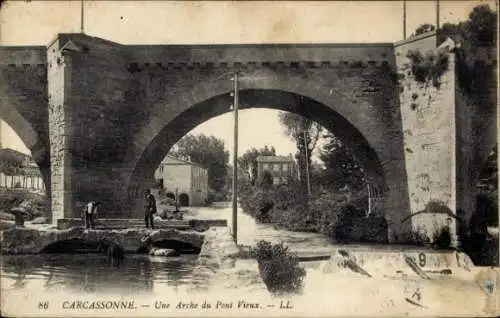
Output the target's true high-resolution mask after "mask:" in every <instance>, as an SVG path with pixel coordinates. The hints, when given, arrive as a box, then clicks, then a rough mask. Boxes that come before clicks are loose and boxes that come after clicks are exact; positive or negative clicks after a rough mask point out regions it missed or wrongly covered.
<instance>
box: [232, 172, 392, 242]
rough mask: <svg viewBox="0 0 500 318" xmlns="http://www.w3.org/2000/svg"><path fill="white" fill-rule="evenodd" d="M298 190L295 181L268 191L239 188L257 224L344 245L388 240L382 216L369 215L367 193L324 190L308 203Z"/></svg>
mask: <svg viewBox="0 0 500 318" xmlns="http://www.w3.org/2000/svg"><path fill="white" fill-rule="evenodd" d="M298 189H300V188H299V185H298V184H296V183H294V182H293V181H291V182H289V183H288V184H286V185H279V186H270V187H267V188H266V189H263V188H262V187H259V186H253V187H252V186H250V185H245V187H241V188H240V204H241V206H242V208H243V210H244V211H245V212H246V213H248V214H250V215H252V216H253V217H254V218H255V219H256V220H257V222H271V223H274V224H275V225H276V226H277V227H279V228H284V229H287V230H291V231H303V232H317V233H322V234H325V235H326V236H328V237H331V238H333V239H335V240H338V241H341V242H353V241H375V242H386V241H387V223H386V222H385V219H384V218H383V217H382V216H376V215H367V210H368V197H367V196H366V194H365V193H357V194H352V195H351V194H348V193H343V194H339V193H335V192H333V191H328V190H323V191H322V192H319V191H318V192H319V193H318V194H316V195H314V196H313V197H311V199H310V200H309V202H308V200H307V198H306V197H305V196H304V195H303V194H301V192H300V191H299V190H298Z"/></svg>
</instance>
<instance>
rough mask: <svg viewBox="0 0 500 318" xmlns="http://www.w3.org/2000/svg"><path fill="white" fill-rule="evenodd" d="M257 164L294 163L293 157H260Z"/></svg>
mask: <svg viewBox="0 0 500 318" xmlns="http://www.w3.org/2000/svg"><path fill="white" fill-rule="evenodd" d="M257 162H293V158H292V156H258V157H257Z"/></svg>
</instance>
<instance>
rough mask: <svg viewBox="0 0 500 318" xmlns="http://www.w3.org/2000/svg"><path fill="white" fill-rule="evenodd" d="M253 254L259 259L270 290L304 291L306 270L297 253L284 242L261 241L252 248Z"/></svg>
mask: <svg viewBox="0 0 500 318" xmlns="http://www.w3.org/2000/svg"><path fill="white" fill-rule="evenodd" d="M251 254H252V256H253V257H254V258H255V259H256V260H257V262H258V264H259V270H260V273H261V276H262V280H263V281H264V283H265V284H266V286H267V288H268V290H269V291H270V292H272V293H274V294H284V293H298V292H301V291H302V288H303V286H302V282H303V279H304V277H305V276H306V271H305V269H304V268H303V267H301V266H300V263H299V259H298V257H297V255H295V253H291V252H290V251H289V249H288V247H287V246H284V245H283V243H280V244H271V243H270V242H267V241H263V240H262V241H259V242H258V243H257V245H256V247H255V248H252V249H251Z"/></svg>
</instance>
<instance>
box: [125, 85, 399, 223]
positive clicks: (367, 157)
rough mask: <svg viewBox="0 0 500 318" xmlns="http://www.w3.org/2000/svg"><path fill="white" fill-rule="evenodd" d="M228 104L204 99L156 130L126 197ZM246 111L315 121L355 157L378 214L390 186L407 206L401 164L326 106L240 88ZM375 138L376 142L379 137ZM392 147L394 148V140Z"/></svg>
mask: <svg viewBox="0 0 500 318" xmlns="http://www.w3.org/2000/svg"><path fill="white" fill-rule="evenodd" d="M231 104H232V97H231V96H230V91H227V92H226V93H223V94H219V95H217V96H214V97H211V98H208V99H206V100H204V101H202V102H200V103H197V104H195V105H193V106H191V107H188V108H187V109H186V110H185V111H184V112H182V113H181V114H179V115H178V116H176V117H175V118H174V119H173V120H171V121H169V122H167V123H165V124H164V126H163V128H162V129H161V131H160V132H159V133H158V134H157V135H156V136H155V137H154V138H153V139H152V140H151V142H150V143H149V144H148V146H147V147H146V148H145V150H144V151H143V152H142V154H141V156H140V159H139V160H138V161H137V164H136V165H135V167H134V170H133V173H132V176H131V178H130V183H129V187H128V194H129V196H130V193H134V192H135V193H141V192H140V191H137V189H136V188H137V187H141V185H142V186H143V187H144V186H145V187H147V186H149V182H150V181H152V180H153V173H154V169H155V167H157V166H158V164H159V163H160V162H161V160H162V159H163V158H164V156H165V155H166V154H167V152H168V151H169V149H170V148H171V147H172V146H173V145H174V144H175V143H176V142H177V141H178V140H179V139H180V138H182V137H183V136H184V135H185V134H186V133H188V132H189V131H190V130H191V129H193V128H195V127H196V126H197V125H199V124H201V123H203V122H204V121H207V120H209V119H211V118H213V117H216V116H219V115H222V114H224V113H226V112H228V111H230V105H231ZM247 108H272V109H278V110H283V111H288V112H292V113H296V114H299V115H302V116H304V117H307V118H310V119H312V120H314V121H316V122H318V123H319V124H321V125H322V126H324V127H325V128H327V129H328V130H330V131H331V132H332V133H334V134H335V135H337V136H338V137H339V138H341V140H342V141H343V142H344V143H346V144H347V145H348V146H349V148H350V149H351V152H352V154H353V156H354V158H355V159H356V160H357V161H359V162H360V163H361V165H362V166H363V169H364V171H365V174H366V178H367V181H368V183H370V185H371V194H372V197H373V196H375V198H374V199H375V202H374V203H376V204H377V205H378V206H381V208H380V209H383V205H384V204H385V203H387V201H388V199H389V198H390V196H391V195H390V194H391V193H390V192H391V189H394V188H395V187H396V188H398V187H399V188H402V189H403V191H401V192H400V193H398V194H397V195H398V198H397V199H398V200H400V201H405V196H406V202H403V204H402V205H403V206H404V205H406V206H408V205H407V204H408V203H407V195H408V194H407V191H406V193H405V191H404V189H406V187H407V186H406V180H405V179H404V178H401V175H400V176H398V175H397V173H400V172H401V169H402V170H404V162H401V163H400V164H402V165H403V168H401V166H398V167H393V166H391V165H393V164H394V162H393V159H390V158H388V157H390V156H391V155H390V154H389V155H387V153H384V152H383V151H381V150H383V149H384V147H385V146H388V145H389V144H386V145H384V144H378V145H376V146H377V147H372V145H371V144H370V143H369V142H368V140H367V139H366V138H365V137H364V136H363V134H362V133H361V132H360V130H359V129H357V127H355V126H354V125H353V124H351V123H350V122H349V121H348V120H347V119H345V118H344V117H343V116H341V115H340V114H339V113H337V112H336V111H335V110H334V109H335V108H333V107H329V105H328V106H327V105H325V104H323V103H320V102H318V101H316V100H314V99H312V98H309V97H306V96H304V95H299V94H296V93H293V92H289V91H283V90H273V89H242V90H241V91H240V109H247ZM257 125H258V124H257ZM365 128H366V127H365ZM368 128H369V127H368ZM377 137H380V135H378V136H377ZM387 137H388V138H386V141H391V139H392V138H391V136H387ZM395 143H397V140H396V141H395ZM396 146H397V145H396ZM375 149H377V150H375ZM388 152H389V153H390V152H391V151H390V150H389V151H388ZM394 168H395V170H397V172H396V173H395V172H394V171H391V169H394ZM404 176H405V174H404ZM388 178H389V180H388ZM401 193H402V195H401ZM393 196H394V193H393ZM132 198H133V196H132ZM133 199H134V198H133ZM377 201H378V202H377ZM132 205H133V203H131V204H130V206H132ZM398 213H400V214H401V216H400V218H398V219H402V218H404V216H405V213H408V210H405V209H400V211H398ZM132 214H134V212H132ZM403 226H404V225H403Z"/></svg>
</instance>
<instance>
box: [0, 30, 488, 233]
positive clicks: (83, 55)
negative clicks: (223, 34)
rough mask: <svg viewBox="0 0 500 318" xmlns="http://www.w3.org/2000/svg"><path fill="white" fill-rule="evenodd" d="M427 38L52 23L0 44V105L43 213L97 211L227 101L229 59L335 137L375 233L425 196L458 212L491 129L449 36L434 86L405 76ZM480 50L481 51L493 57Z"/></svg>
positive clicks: (121, 198)
mask: <svg viewBox="0 0 500 318" xmlns="http://www.w3.org/2000/svg"><path fill="white" fill-rule="evenodd" d="M441 42H442V40H441V39H440V36H439V35H438V34H436V33H428V34H424V35H421V36H418V37H415V38H412V39H410V40H406V41H404V42H400V43H383V44H311V45H304V44H300V45H292V44H276V45H274V44H272V45H271V44H269V45H209V46H203V45H141V46H138V45H121V44H118V43H114V42H110V41H107V40H103V39H100V38H95V37H90V36H87V35H84V34H59V35H58V36H57V37H56V39H55V40H54V41H53V42H51V43H49V44H48V45H47V46H39V47H2V48H0V72H1V74H2V76H1V78H0V96H1V97H0V98H1V99H0V116H1V118H2V119H4V120H5V121H6V122H7V123H8V124H9V125H10V126H12V127H13V128H14V129H15V130H16V131H17V132H18V134H19V135H20V137H21V138H22V139H23V141H24V142H25V144H26V145H27V146H28V148H29V149H30V150H31V151H32V154H33V156H34V159H35V161H36V162H37V163H38V165H39V166H40V168H41V170H42V173H43V175H44V179H45V182H46V184H47V185H48V186H47V189H48V191H49V195H50V196H51V204H52V216H51V217H52V220H53V221H54V222H55V221H56V220H58V219H62V218H72V217H75V216H77V214H78V212H79V211H78V209H77V208H76V207H77V206H79V204H80V203H81V202H85V201H87V200H90V199H99V200H101V201H103V202H104V207H103V208H104V209H105V210H106V215H107V217H139V215H140V212H139V211H140V205H141V193H142V189H144V188H145V187H150V186H151V185H152V182H153V174H154V170H155V168H156V167H157V166H158V164H159V163H160V161H161V160H162V159H163V157H164V156H165V155H166V154H167V152H168V151H169V149H170V147H171V146H172V145H173V144H175V142H176V141H177V140H179V139H180V138H181V137H182V136H183V135H184V134H186V133H187V132H189V131H190V130H191V129H193V128H194V127H196V126H197V125H199V124H201V123H203V122H204V121H206V120H209V119H210V118H213V117H215V116H218V115H221V114H223V113H226V112H228V111H230V105H231V103H232V97H231V95H230V93H231V91H232V88H233V83H232V81H231V74H232V73H234V72H235V71H238V72H239V73H240V78H241V80H240V83H239V86H240V88H241V91H240V104H241V106H240V107H241V108H243V109H244V108H251V107H266V108H274V109H280V110H285V111H290V112H293V113H296V114H300V115H303V116H306V117H308V118H310V119H312V120H314V121H316V122H318V123H320V124H321V125H323V126H324V127H326V128H327V129H329V130H330V131H332V132H333V133H334V134H335V135H337V136H338V137H340V138H341V140H343V141H344V143H346V144H347V145H348V146H349V148H350V149H351V151H352V153H353V155H354V156H355V158H356V159H357V160H358V161H359V162H360V164H361V165H362V167H363V171H364V172H365V174H366V180H367V181H368V183H369V184H370V198H371V201H372V202H371V203H372V207H373V209H374V210H375V212H378V211H380V212H381V213H383V214H384V215H385V217H386V220H387V222H388V225H389V240H390V241H391V242H398V241H399V242H403V241H406V240H408V238H409V236H410V233H411V231H412V226H413V228H415V226H416V225H418V224H417V223H418V222H417V223H415V222H416V221H415V222H414V221H413V220H412V221H409V222H403V221H404V220H406V219H407V218H408V216H409V215H410V214H412V213H415V212H417V211H421V210H423V209H425V207H426V206H427V205H428V203H429V202H430V201H439V202H441V203H442V204H443V205H445V206H446V207H447V208H448V210H450V211H452V213H455V214H457V213H458V214H463V215H462V219H464V220H465V222H468V219H469V218H470V213H472V211H473V210H474V204H475V201H474V185H475V182H476V179H477V175H478V171H479V169H480V167H481V166H482V164H483V162H484V160H485V158H486V156H487V154H488V152H489V151H490V150H491V148H492V147H493V145H494V144H495V143H496V140H495V138H496V137H495V136H496V107H495V105H496V90H495V89H494V88H493V87H496V84H495V85H492V86H491V87H490V88H491V89H489V90H487V91H486V92H481V94H488V100H492V101H493V102H492V103H487V104H485V105H481V106H482V112H475V111H474V110H473V109H472V108H470V107H466V104H465V103H466V102H465V100H466V99H465V98H463V96H464V93H463V92H462V91H461V90H460V89H459V87H458V85H457V81H458V80H457V71H456V63H455V51H454V46H453V44H454V43H453V41H451V44H449V43H448V44H449V45H448V47H444V48H442V49H443V50H445V51H446V54H448V55H449V65H448V71H447V72H445V74H443V75H442V76H441V78H440V82H441V85H440V88H439V89H437V88H434V87H433V86H432V85H427V84H421V83H418V82H417V81H416V80H415V79H414V76H413V75H412V72H411V65H410V62H409V59H408V57H407V52H408V51H409V50H420V51H421V52H425V51H436V50H437V49H438V46H439V45H440V43H441ZM445 44H446V43H445ZM441 46H442V45H441ZM486 51H487V54H486V57H480V59H481V61H480V62H482V64H481V65H486V66H487V67H486V69H487V70H491V69H494V67H491V63H496V61H495V60H494V56H496V55H495V54H494V53H491V52H490V51H491V49H489V48H487V50H486ZM475 62H476V61H475V60H474V61H472V63H475ZM478 94H479V93H478ZM421 218H422V217H421ZM424 219H425V217H424ZM419 222H420V221H419ZM421 223H422V224H423V227H424V228H425V227H426V226H427V225H428V224H429V222H428V221H425V220H424V221H422V222H421ZM431 223H432V222H431ZM427 227H428V226H427Z"/></svg>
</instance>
